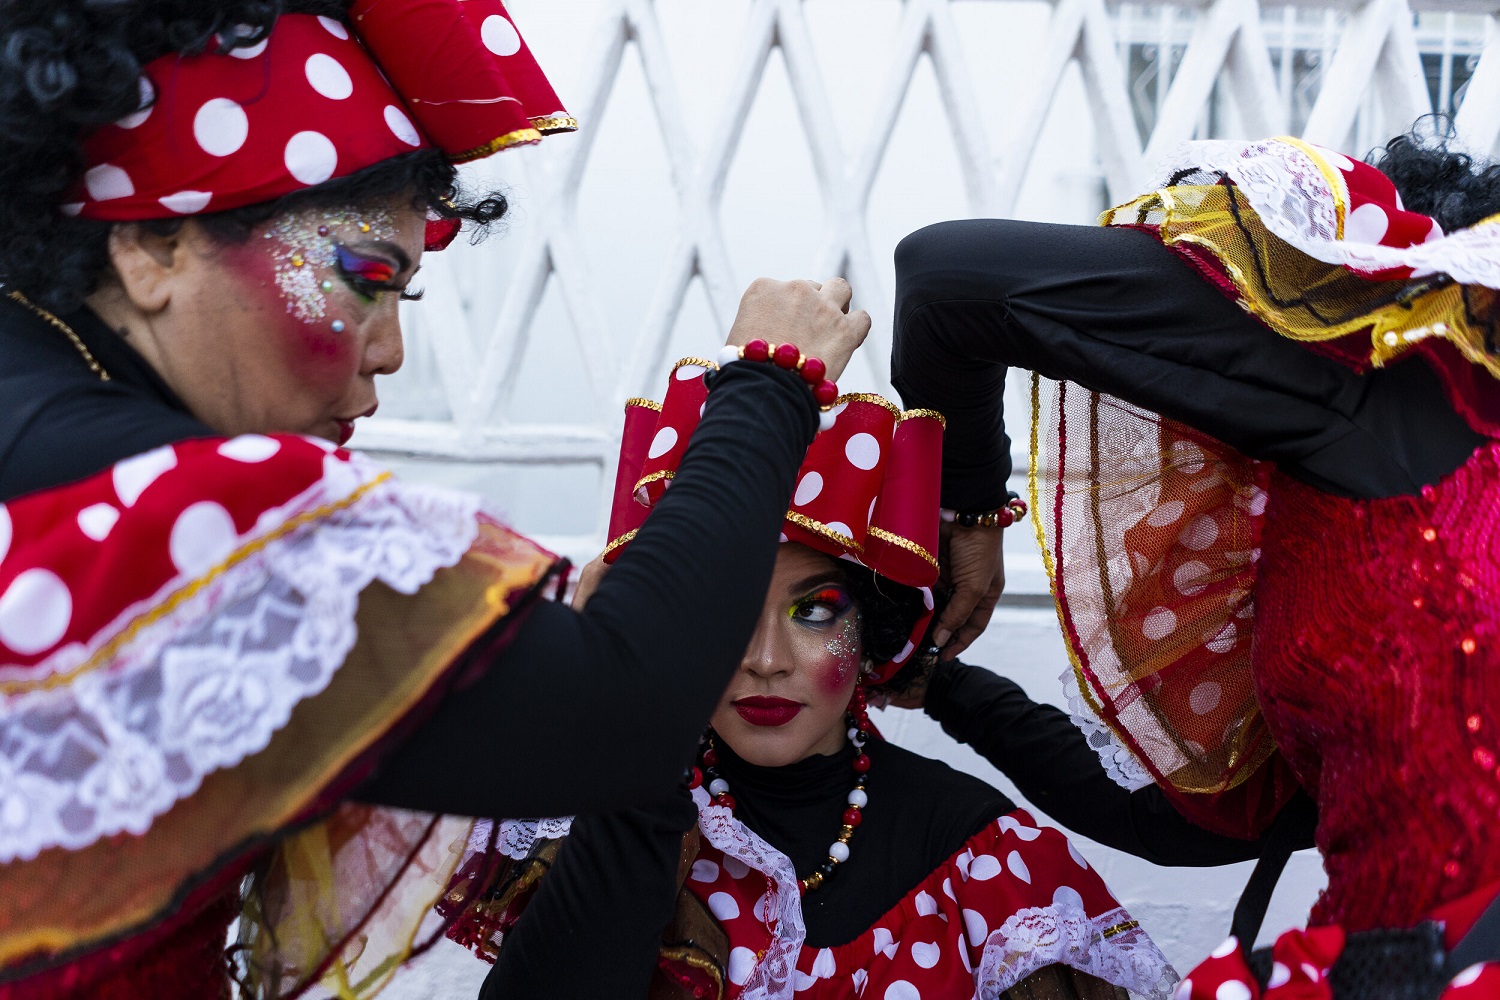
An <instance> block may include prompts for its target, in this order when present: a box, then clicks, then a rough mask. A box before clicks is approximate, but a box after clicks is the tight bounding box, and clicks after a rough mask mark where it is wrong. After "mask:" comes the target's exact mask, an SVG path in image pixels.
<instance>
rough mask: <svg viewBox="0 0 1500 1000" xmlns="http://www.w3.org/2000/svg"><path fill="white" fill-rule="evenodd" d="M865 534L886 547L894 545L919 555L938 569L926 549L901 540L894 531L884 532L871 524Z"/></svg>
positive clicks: (908, 540)
mask: <svg viewBox="0 0 1500 1000" xmlns="http://www.w3.org/2000/svg"><path fill="white" fill-rule="evenodd" d="M865 533H866V534H867V535H869V536H870V537H871V538H878V539H880V540H881V541H882V542H885V543H886V544H887V545H894V546H896V547H897V548H898V549H905V550H906V551H908V552H910V553H913V554H914V555H919V556H921V557H922V558H923V559H924V560H926V561H927V562H928V563H931V564H932V568H933V569H937V568H938V561H937V556H935V555H933V554H932V553H931V552H928V551H927V550H926V549H924V548H922V546H920V545H918V544H917V543H916V542H914V541H912V540H911V539H910V538H903V537H902V536H900V535H898V534H896V533H895V532H894V531H886V530H885V529H884V528H877V527H875V526H874V525H873V524H872V525H870V527H869V528H868V529H866V531H865Z"/></svg>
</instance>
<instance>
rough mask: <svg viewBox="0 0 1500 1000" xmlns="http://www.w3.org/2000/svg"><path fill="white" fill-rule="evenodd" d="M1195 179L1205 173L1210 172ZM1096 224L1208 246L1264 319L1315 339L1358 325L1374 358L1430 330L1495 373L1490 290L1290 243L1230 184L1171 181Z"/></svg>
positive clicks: (1498, 360) (1200, 248)
mask: <svg viewBox="0 0 1500 1000" xmlns="http://www.w3.org/2000/svg"><path fill="white" fill-rule="evenodd" d="M1193 179H1195V180H1204V181H1210V179H1211V175H1201V174H1200V175H1199V176H1198V177H1195V178H1193ZM1100 222H1101V223H1102V224H1104V225H1115V226H1118V225H1139V226H1151V227H1155V228H1156V229H1157V230H1158V231H1159V234H1160V238H1161V241H1162V243H1163V244H1165V245H1166V246H1169V247H1170V246H1174V245H1176V246H1177V248H1178V249H1179V250H1181V249H1188V250H1191V251H1194V252H1197V253H1199V254H1200V255H1208V256H1211V257H1212V258H1213V259H1214V260H1216V261H1217V262H1218V264H1219V265H1220V266H1221V267H1222V268H1223V271H1224V274H1225V277H1226V278H1228V280H1229V281H1230V282H1232V283H1233V285H1234V287H1235V290H1236V291H1237V293H1238V297H1239V300H1240V302H1241V303H1242V304H1243V305H1244V306H1245V308H1246V309H1248V310H1249V311H1250V312H1251V313H1253V314H1254V315H1255V317H1256V318H1257V319H1259V320H1260V321H1261V322H1263V323H1265V324H1266V325H1267V326H1269V327H1270V328H1271V329H1273V330H1275V331H1276V332H1277V333H1280V334H1281V335H1282V336H1284V337H1288V338H1290V339H1292V340H1298V341H1304V342H1314V341H1327V340H1334V339H1336V338H1339V337H1344V336H1348V335H1350V334H1359V333H1365V334H1367V335H1368V337H1369V339H1370V349H1369V354H1368V358H1367V360H1368V361H1369V362H1370V363H1371V364H1373V365H1375V366H1376V367H1379V366H1382V365H1385V364H1387V363H1389V362H1390V361H1393V360H1395V359H1396V358H1398V357H1400V356H1401V355H1402V354H1403V353H1404V352H1406V351H1407V350H1409V349H1410V348H1411V347H1412V346H1414V345H1415V344H1417V343H1420V342H1421V341H1423V340H1426V339H1428V338H1430V337H1439V338H1442V339H1445V340H1447V341H1448V342H1449V343H1451V344H1453V346H1454V347H1456V348H1457V349H1458V351H1459V353H1460V354H1461V355H1462V356H1463V357H1464V358H1465V359H1466V360H1467V361H1469V362H1471V363H1473V364H1476V365H1479V366H1481V367H1483V368H1484V369H1485V370H1486V371H1488V372H1489V373H1490V374H1491V375H1492V376H1495V377H1497V378H1500V354H1496V353H1492V351H1493V350H1494V348H1495V344H1496V323H1497V320H1500V312H1497V293H1496V292H1495V291H1494V290H1493V289H1488V288H1483V287H1480V286H1475V285H1460V284H1457V283H1455V282H1454V281H1453V280H1452V279H1450V278H1448V277H1446V276H1444V275H1432V276H1430V277H1425V278H1410V279H1400V280H1390V281H1372V280H1370V279H1369V278H1365V277H1361V276H1359V275H1357V274H1355V273H1353V272H1352V271H1349V270H1347V269H1346V268H1344V267H1341V266H1339V265H1337V264H1326V263H1324V262H1322V261H1319V260H1315V259H1313V258H1312V257H1309V256H1308V255H1306V254H1304V253H1302V252H1301V251H1299V250H1297V249H1295V248H1293V247H1292V246H1290V245H1289V244H1287V243H1286V242H1284V241H1283V240H1281V239H1280V238H1278V237H1277V236H1275V235H1273V234H1272V233H1271V232H1270V231H1269V230H1267V229H1266V227H1265V225H1264V224H1263V223H1262V222H1261V221H1260V219H1259V218H1258V217H1257V216H1256V214H1255V210H1254V209H1252V208H1251V207H1250V205H1249V203H1248V202H1247V201H1246V199H1245V196H1244V194H1243V193H1242V192H1241V191H1240V190H1239V189H1238V188H1236V187H1234V186H1232V185H1227V184H1219V183H1212V182H1209V183H1195V184H1178V185H1175V186H1172V187H1166V188H1161V189H1159V190H1156V191H1152V192H1150V193H1148V194H1144V195H1142V196H1140V197H1139V198H1136V199H1135V200H1134V201H1131V202H1127V203H1126V204H1124V205H1121V206H1119V207H1117V208H1112V209H1110V210H1109V211H1107V212H1105V213H1104V215H1103V216H1102V217H1101V218H1100Z"/></svg>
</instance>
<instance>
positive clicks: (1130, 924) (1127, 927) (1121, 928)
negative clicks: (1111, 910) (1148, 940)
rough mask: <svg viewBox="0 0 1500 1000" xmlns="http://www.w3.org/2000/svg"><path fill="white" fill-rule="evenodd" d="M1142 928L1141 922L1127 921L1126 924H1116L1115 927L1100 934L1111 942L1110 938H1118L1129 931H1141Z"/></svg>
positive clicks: (1105, 929)
mask: <svg viewBox="0 0 1500 1000" xmlns="http://www.w3.org/2000/svg"><path fill="white" fill-rule="evenodd" d="M1140 926H1141V922H1140V921H1139V920H1126V921H1125V922H1124V923H1119V924H1115V925H1114V926H1113V927H1106V928H1104V930H1102V931H1100V932H1099V935H1100V936H1101V937H1103V938H1104V939H1105V940H1109V939H1110V938H1112V937H1118V936H1119V935H1121V934H1124V933H1125V932H1127V931H1133V930H1138V929H1140Z"/></svg>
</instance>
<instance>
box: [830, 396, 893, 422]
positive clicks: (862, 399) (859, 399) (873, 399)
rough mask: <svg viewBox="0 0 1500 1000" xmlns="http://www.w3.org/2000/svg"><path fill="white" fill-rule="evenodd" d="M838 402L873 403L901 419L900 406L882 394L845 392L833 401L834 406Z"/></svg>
mask: <svg viewBox="0 0 1500 1000" xmlns="http://www.w3.org/2000/svg"><path fill="white" fill-rule="evenodd" d="M840 403H874V404H875V405H876V406H881V407H884V408H885V409H887V410H889V411H891V416H893V417H895V418H896V419H897V420H900V419H901V407H899V406H897V405H896V404H895V403H893V402H891V401H890V400H889V399H886V398H885V397H884V396H881V395H879V394H878V393H873V392H846V393H844V394H843V395H842V396H840V397H839V398H838V399H835V400H834V401H833V405H834V406H838V405H839V404H840Z"/></svg>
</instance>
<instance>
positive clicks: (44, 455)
mask: <svg viewBox="0 0 1500 1000" xmlns="http://www.w3.org/2000/svg"><path fill="white" fill-rule="evenodd" d="M287 7H288V9H287V10H286V11H285V12H283V11H282V9H281V4H279V3H274V2H272V3H267V2H264V0H215V2H188V3H183V2H172V3H168V2H164V0H126V2H121V3H111V4H104V5H101V4H98V3H94V2H86V0H61V2H57V3H47V4H7V5H5V6H4V7H3V8H0V36H3V37H4V38H5V40H6V45H5V46H4V53H3V55H0V122H3V128H0V133H3V136H4V137H3V139H0V154H3V155H0V283H3V286H4V287H3V291H4V296H5V297H4V299H3V301H0V399H3V400H4V401H5V402H4V406H0V998H6V1000H10V998H15V1000H21V998H43V997H46V998H73V997H77V998H84V997H87V998H91V1000H99V998H105V1000H112V998H133V997H151V998H153V1000H161V998H173V997H184V998H187V997H193V998H201V997H228V996H229V995H230V989H231V985H230V984H231V975H232V976H233V977H234V978H235V979H236V980H238V983H239V993H240V995H243V996H256V997H292V996H299V995H318V996H338V997H342V998H353V997H366V996H370V995H373V994H374V993H376V992H378V991H379V989H380V988H381V987H382V986H383V985H385V984H386V983H387V982H388V981H389V979H390V977H391V976H392V974H393V973H394V972H395V971H396V969H397V968H399V966H400V964H401V962H402V961H404V960H405V959H406V958H407V957H408V956H410V955H412V954H414V953H416V952H418V951H420V950H422V949H423V948H425V947H426V946H427V945H428V944H430V943H431V942H432V941H433V940H435V939H438V938H440V937H441V935H442V932H443V930H444V929H445V928H446V926H447V924H448V923H449V922H450V921H451V920H452V919H453V918H454V917H455V916H457V915H459V914H462V913H463V912H464V911H465V909H466V908H467V905H468V903H469V902H470V898H469V897H466V896H465V895H463V893H462V891H461V887H450V882H451V881H452V875H453V873H454V871H455V869H456V867H457V865H458V863H459V861H460V860H461V859H462V857H463V856H464V848H465V845H466V844H468V845H470V846H471V847H472V848H473V851H472V855H471V859H472V858H478V859H479V860H478V861H477V864H478V865H479V866H480V869H481V870H484V869H485V868H486V866H489V865H493V864H497V863H498V862H499V860H500V859H501V852H500V851H499V850H498V848H497V843H496V839H495V838H496V836H498V832H497V831H498V827H497V826H496V825H495V824H493V823H492V824H487V825H486V826H484V827H483V828H482V829H483V830H484V831H487V832H482V833H479V834H475V833H474V829H475V821H474V820H473V819H471V818H468V817H475V816H485V817H496V818H498V817H505V816H518V815H519V816H527V815H551V814H557V813H562V812H571V811H574V810H582V809H607V808H622V807H626V806H628V805H630V804H631V803H634V802H636V801H641V800H648V799H650V798H652V797H653V796H657V795H660V794H665V793H666V792H668V791H670V789H671V788H672V787H673V785H674V784H675V782H676V781H677V778H678V776H679V775H680V773H681V769H682V767H683V766H684V765H685V764H687V763H688V761H689V760H690V759H691V755H692V752H693V748H694V745H695V741H696V739H697V736H698V733H699V732H700V731H701V728H702V725H703V724H704V722H705V720H706V719H707V718H708V715H709V712H710V711H711V709H712V706H713V704H714V702H715V700H716V698H717V697H718V695H719V693H720V691H721V690H722V688H723V684H724V682H725V680H726V678H728V677H729V675H730V673H731V671H732V670H733V668H734V666H735V664H736V663H737V662H738V658H739V655H740V651H741V650H742V649H743V646H744V643H745V641H746V639H747V638H748V637H749V635H750V634H751V631H752V629H753V627H754V614H753V609H751V608H749V607H748V605H745V602H746V601H747V600H748V599H750V598H751V597H755V598H757V599H758V597H759V595H760V594H761V593H763V592H764V589H765V586H766V581H767V580H768V579H769V578H770V575H771V571H772V566H773V562H774V559H775V553H776V536H777V531H778V527H779V525H780V523H781V520H782V514H783V512H784V511H785V509H786V503H787V498H788V497H789V496H790V494H791V491H792V486H793V475H794V473H795V472H796V469H797V466H798V464H799V463H800V461H801V460H802V456H803V454H804V453H805V450H806V447H807V444H808V442H809V441H810V440H811V439H812V437H813V435H814V433H815V432H816V430H817V426H818V422H819V413H820V404H819V403H818V401H817V399H818V397H817V395H816V393H822V394H824V395H826V393H827V392H828V391H829V390H827V389H826V388H820V386H821V383H822V382H823V380H824V379H825V378H826V379H830V380H831V379H836V378H837V377H838V375H839V373H840V372H841V371H842V370H843V367H844V365H845V363H846V362H847V360H848V358H849V356H850V353H851V352H852V351H853V350H854V349H855V347H856V346H857V345H858V344H859V342H860V341H861V340H862V339H863V337H864V335H865V332H866V331H867V330H868V327H869V319H868V317H867V316H865V315H864V314H863V313H859V312H856V313H854V314H852V315H850V314H848V313H847V309H848V303H849V299H850V294H851V293H850V289H849V287H848V285H847V283H845V282H843V281H841V280H834V281H831V282H829V283H828V284H826V285H823V286H818V285H815V284H813V283H810V282H789V283H776V282H760V283H757V284H756V285H755V286H752V288H751V290H750V292H748V293H747V295H746V297H745V299H744V301H743V303H742V307H741V310H740V314H739V316H738V317H737V319H736V321H735V326H734V329H733V331H732V334H731V340H732V342H734V343H745V342H746V341H749V340H752V339H754V338H756V337H763V336H765V335H766V334H767V333H768V332H769V331H773V330H774V331H776V333H777V334H778V336H779V338H780V339H783V340H790V341H792V342H794V343H795V344H796V345H797V348H798V357H799V360H800V358H801V354H802V352H803V351H805V352H806V353H807V354H808V355H815V356H816V357H817V358H821V361H819V362H818V363H817V365H816V366H814V365H813V360H812V359H811V358H809V359H808V360H807V361H806V362H805V365H804V372H807V371H809V370H811V371H816V372H817V373H818V375H819V377H818V379H816V380H815V381H816V382H817V383H819V385H811V386H810V385H809V383H808V382H807V381H805V380H804V377H803V373H799V372H796V371H791V370H787V369H784V368H782V367H778V366H776V365H766V364H755V363H750V362H746V363H742V364H734V365H729V366H727V367H726V369H725V371H724V372H723V373H722V375H721V378H720V381H719V383H718V384H717V385H716V387H715V390H714V392H713V394H712V398H711V399H708V400H706V401H705V405H704V411H703V415H702V423H701V426H700V427H699V430H698V432H697V435H696V438H697V443H696V444H695V446H694V449H693V453H692V454H691V455H688V456H685V457H684V458H683V460H682V462H681V465H680V468H679V469H678V471H677V477H676V480H675V482H676V488H675V489H674V490H673V492H672V495H671V496H669V497H665V498H663V499H662V500H661V502H660V503H659V504H658V507H659V510H658V515H657V517H656V518H654V519H653V522H652V523H651V524H650V525H648V526H644V527H642V529H641V531H640V534H639V536H638V537H637V538H636V539H635V541H634V542H633V544H632V547H631V551H630V552H629V553H628V554H627V555H626V556H624V557H623V558H622V559H621V560H620V564H619V566H618V567H617V568H616V569H615V572H614V575H613V576H612V578H611V579H610V580H609V581H606V582H605V584H604V585H602V586H601V588H600V590H599V592H598V593H597V594H596V595H595V598H594V601H593V602H591V604H590V606H589V608H588V609H587V610H586V611H584V612H582V613H575V612H573V611H571V610H570V609H568V608H566V607H563V606H561V605H558V604H555V603H552V602H550V601H547V600H545V599H543V592H544V591H545V590H546V588H547V587H548V584H549V581H551V580H552V579H554V578H555V576H556V575H557V574H558V572H559V569H560V567H559V563H558V560H557V559H556V558H555V557H554V556H552V555H551V554H550V553H548V552H546V551H545V550H544V549H542V548H540V547H539V546H537V545H536V544H535V543H533V542H531V541H529V540H528V539H526V538H525V537H523V536H521V535H519V534H517V533H516V532H515V531H513V530H512V529H511V528H509V527H508V526H507V525H506V524H505V523H504V522H503V521H502V520H501V519H500V518H499V517H498V516H496V515H495V514H494V513H493V512H490V511H488V510H486V509H485V508H484V506H483V505H482V504H481V503H480V501H479V499H478V498H477V497H473V496H469V495H466V494H460V493H456V492H450V491H444V490H438V489H433V488H427V487H422V486H416V485H412V484H407V483H403V482H400V481H398V480H396V479H393V478H392V477H391V476H390V474H389V473H387V472H385V471H384V470H382V469H381V468H379V467H378V466H377V465H376V464H374V463H373V462H371V461H370V460H368V459H366V458H364V457H362V456H360V455H358V454H356V453H351V452H349V451H347V450H345V449H344V448H343V447H342V446H343V445H344V444H345V443H346V442H347V441H348V439H349V437H350V435H351V434H352V432H353V428H354V422H355V420H357V419H359V418H361V417H363V416H368V415H369V414H371V413H373V412H374V410H375V404H376V399H377V397H376V391H375V380H376V376H379V375H385V374H389V373H391V372H393V371H395V370H396V369H397V368H398V367H399V366H400V364H401V358H402V348H401V332H400V325H399V320H398V313H397V306H398V302H399V300H401V299H407V298H415V297H416V294H417V293H415V292H414V291H412V290H411V289H410V283H411V281H412V278H413V275H414V274H415V273H416V270H417V268H418V265H419V261H420V258H421V255H422V252H423V249H424V247H425V248H427V249H438V248H440V247H441V246H442V245H444V244H446V243H447V242H448V241H449V240H451V239H452V238H453V236H454V234H455V232H456V231H457V230H458V229H459V227H460V226H461V225H463V224H465V223H467V224H469V225H470V226H471V227H472V228H473V229H474V231H475V233H476V235H478V234H480V233H482V231H483V230H484V227H485V226H487V225H488V224H489V223H492V222H493V221H495V220H496V219H498V218H499V217H500V216H501V215H502V214H503V212H504V210H505V203H504V199H502V198H499V197H498V196H494V195H491V196H489V197H485V198H481V199H477V200H474V199H469V198H467V197H465V196H464V194H463V193H462V192H461V191H460V190H459V189H458V187H457V185H456V172H455V167H454V164H455V163H459V162H463V161H466V160H470V159H474V158H476V157H480V156H486V155H488V154H490V153H494V152H496V151H499V150H502V149H506V148H509V147H511V146H516V145H524V144H528V143H534V142H537V141H539V140H540V139H541V138H542V137H543V136H544V135H547V134H551V133H555V132H565V131H570V130H572V129H573V128H574V127H575V126H574V123H573V120H572V119H571V118H570V117H569V116H568V114H567V112H566V111H565V110H563V107H562V105H561V104H560V102H559V101H558V98H557V97H556V95H555V94H554V93H553V91H552V89H551V87H550V86H549V85H548V83H547V80H546V78H545V77H544V76H543V74H542V72H541V70H540V69H539V68H538V66H537V64H536V62H535V61H534V60H533V58H532V56H531V53H530V50H529V49H528V48H527V46H526V43H525V42H524V41H523V40H522V37H521V35H520V33H519V32H518V31H517V29H516V26H515V24H514V23H513V22H512V21H511V19H510V16H509V14H508V13H507V11H506V10H505V8H504V7H503V6H502V4H501V3H500V2H499V0H462V2H460V0H356V2H355V3H353V4H352V5H348V6H347V7H346V6H345V5H344V4H342V3H338V2H328V0H296V2H290V3H288V5H287ZM808 366H811V368H810V369H809V367H808ZM829 385H832V383H831V382H829ZM662 565H669V566H671V567H672V571H671V572H670V573H669V574H665V575H663V574H661V573H660V572H658V569H657V568H658V567H659V566H662ZM726 601H727V602H729V603H730V604H732V605H735V606H739V605H745V608H744V610H742V611H739V612H734V613H728V614H724V615H722V616H721V618H720V627H719V628H717V629H715V630H713V631H712V632H693V633H685V632H683V631H682V630H680V629H678V628H677V627H676V618H677V615H679V614H681V613H683V612H688V613H699V614H708V613H709V612H710V610H712V609H714V608H717V607H719V606H721V604H722V603H723V602H726ZM663 706H670V707H671V711H670V712H665V713H662V715H663V718H662V719H661V721H660V724H659V725H656V726H654V727H653V728H652V729H651V730H650V731H649V732H646V733H642V732H641V731H639V730H638V729H637V728H636V725H635V720H636V719H637V718H639V717H640V715H641V714H642V713H644V712H647V711H660V709H661V708H662V707H663ZM599 740H604V741H606V742H607V743H608V745H610V746H611V747H612V748H613V749H612V753H611V758H610V765H611V768H612V773H611V774H610V779H609V780H608V781H602V782H601V781H599V780H598V777H599V774H598V771H599V762H598V760H597V758H596V756H595V755H594V753H593V749H594V747H595V746H596V745H597V741H599ZM520 760H525V761H527V762H528V765H527V766H526V767H524V768H523V767H520V766H516V767H511V766H510V762H515V761H520ZM481 761H482V762H483V763H484V764H485V770H484V771H483V775H482V780H481V778H480V777H479V776H478V772H476V771H475V770H474V765H475V764H476V763H477V762H481ZM439 896H441V897H442V898H443V900H444V906H445V911H446V913H447V916H446V917H443V918H441V919H440V918H439V917H438V915H437V914H435V913H434V912H433V910H432V904H433V903H434V901H435V900H436V899H437V898H438V897H439ZM663 919H664V920H665V915H664V916H663ZM236 920H237V921H238V931H237V937H238V942H237V943H236V944H235V946H234V947H233V948H232V949H230V954H229V955H228V956H226V952H225V940H226V934H227V932H228V929H229V927H230V925H231V923H232V922H234V921H236ZM625 936H626V937H628V931H627V932H625ZM650 971H651V970H650V966H649V963H647V964H646V965H645V966H642V967H639V968H625V967H623V966H622V967H620V968H617V969H614V970H612V971H611V973H610V974H609V975H606V976H605V977H603V978H602V979H601V989H602V991H603V992H604V993H605V994H607V995H621V996H624V995H630V994H631V993H632V992H633V989H634V985H633V984H639V985H640V986H642V987H643V986H644V982H645V979H646V977H647V976H649V974H650ZM611 977H617V978H611ZM532 995H540V994H539V993H533V994H532Z"/></svg>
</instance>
